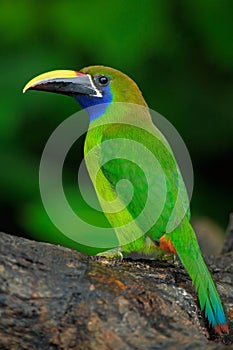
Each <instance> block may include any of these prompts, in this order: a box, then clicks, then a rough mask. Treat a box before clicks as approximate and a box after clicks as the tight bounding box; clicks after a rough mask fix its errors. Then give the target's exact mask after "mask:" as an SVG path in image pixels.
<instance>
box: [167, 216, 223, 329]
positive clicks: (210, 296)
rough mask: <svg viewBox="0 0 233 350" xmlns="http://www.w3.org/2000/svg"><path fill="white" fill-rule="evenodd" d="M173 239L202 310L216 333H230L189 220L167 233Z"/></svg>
mask: <svg viewBox="0 0 233 350" xmlns="http://www.w3.org/2000/svg"><path fill="white" fill-rule="evenodd" d="M166 238H167V239H168V240H171V242H172V245H173V246H174V248H175V250H176V252H177V254H178V256H179V258H180V260H181V262H182V264H183V265H184V267H185V269H186V270H187V272H188V273H189V275H190V277H191V278H192V282H193V284H194V285H195V287H196V289H197V293H198V297H199V301H200V306H201V310H202V311H204V312H205V316H206V318H207V319H208V321H209V323H210V324H211V325H212V326H213V327H214V329H215V331H216V333H218V334H220V335H221V334H222V333H226V334H228V333H229V329H228V325H227V323H226V317H225V314H224V310H223V307H222V303H221V300H220V297H219V295H218V292H217V290H216V287H215V284H214V281H213V279H212V277H211V275H210V272H209V270H208V268H207V266H206V263H205V261H204V259H203V257H202V254H201V251H200V248H199V245H198V242H197V239H196V235H195V233H194V231H193V228H192V226H191V224H190V223H189V221H188V220H186V219H185V220H184V222H183V223H182V225H181V226H179V227H178V228H176V229H175V230H174V231H172V232H170V233H168V234H166Z"/></svg>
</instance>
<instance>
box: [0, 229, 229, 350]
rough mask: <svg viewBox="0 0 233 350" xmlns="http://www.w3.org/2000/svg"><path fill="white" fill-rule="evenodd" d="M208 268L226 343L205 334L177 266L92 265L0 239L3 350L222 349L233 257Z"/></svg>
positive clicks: (65, 252)
mask: <svg viewBox="0 0 233 350" xmlns="http://www.w3.org/2000/svg"><path fill="white" fill-rule="evenodd" d="M208 262H209V266H210V270H211V273H212V275H213V278H214V280H215V281H216V283H217V287H218V290H219V293H220V296H221V299H222V301H223V303H224V307H225V310H226V314H227V317H228V320H229V326H230V328H231V335H230V336H229V337H222V338H220V337H216V336H214V335H213V333H211V332H209V330H208V328H207V324H206V323H205V321H204V319H203V315H202V314H201V313H200V309H199V305H198V302H197V297H196V293H195V291H194V289H193V288H192V285H191V281H190V279H189V277H188V276H187V274H186V272H185V271H184V269H183V268H182V267H181V265H180V264H179V262H176V263H175V264H173V263H169V262H158V261H123V262H115V261H112V262H111V261H106V260H93V259H91V258H89V257H86V256H85V255H83V254H81V253H79V252H76V251H73V250H70V249H67V248H63V247H60V246H54V245H51V244H46V243H39V242H34V241H30V240H26V239H23V238H19V237H15V236H11V235H7V234H3V233H2V234H0V315H1V317H0V349H11V350H13V349H30V350H33V349H37V350H38V349H42V350H43V349H51V350H52V349H64V350H66V349H85V350H88V349H95V350H96V349H104V350H113V349H114V350H118V349H120V350H122V349H126V350H127V349H140V350H142V349H189V350H190V349H199V350H200V349H205V350H206V349H223V348H224V349H225V345H223V343H228V344H230V343H231V342H232V323H233V251H232V250H231V251H229V252H228V253H226V254H224V255H222V256H218V257H216V258H215V259H209V261H208ZM208 339H209V340H208Z"/></svg>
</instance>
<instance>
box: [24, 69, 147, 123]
mask: <svg viewBox="0 0 233 350" xmlns="http://www.w3.org/2000/svg"><path fill="white" fill-rule="evenodd" d="M27 90H41V91H48V92H55V93H58V94H63V95H68V96H71V97H73V98H75V99H76V100H77V101H78V102H79V104H80V105H81V106H82V107H83V108H88V107H92V106H95V105H102V104H104V105H103V106H102V107H101V108H98V109H96V113H94V114H93V115H90V117H91V119H95V118H97V117H98V116H100V115H101V114H103V113H104V112H105V110H106V108H107V107H108V105H109V104H111V103H112V102H127V103H134V104H139V105H143V106H146V102H145V100H144V99H143V97H142V94H141V92H140V90H139V88H138V86H137V85H136V84H135V82H134V81H133V80H132V79H130V78H129V77H128V76H127V75H125V74H123V73H121V72H120V71H118V70H116V69H113V68H109V67H104V66H91V67H87V68H83V69H81V70H80V71H72V70H55V71H51V72H47V73H44V74H40V75H38V76H37V77H35V78H33V79H32V80H30V81H29V82H28V83H27V84H26V86H25V87H24V89H23V92H26V91H27ZM92 111H93V109H92Z"/></svg>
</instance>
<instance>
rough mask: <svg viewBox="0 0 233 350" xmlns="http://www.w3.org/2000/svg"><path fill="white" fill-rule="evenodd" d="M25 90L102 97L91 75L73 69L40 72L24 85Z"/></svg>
mask: <svg viewBox="0 0 233 350" xmlns="http://www.w3.org/2000/svg"><path fill="white" fill-rule="evenodd" d="M27 90H40V91H48V92H55V93H58V94H64V95H68V96H76V95H88V96H93V97H102V92H101V91H100V90H99V89H97V87H96V86H95V85H94V83H93V80H92V77H91V75H89V74H84V73H81V72H76V71H73V70H54V71H51V72H47V73H43V74H40V75H38V76H37V77H35V78H33V79H32V80H30V81H29V82H28V83H27V84H26V85H25V87H24V89H23V93H25V92H26V91H27Z"/></svg>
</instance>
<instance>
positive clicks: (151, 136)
mask: <svg viewBox="0 0 233 350" xmlns="http://www.w3.org/2000/svg"><path fill="white" fill-rule="evenodd" d="M153 127H154V126H153V124H151V128H153ZM155 130H156V132H154V130H152V132H149V131H147V130H145V129H144V128H143V129H141V128H138V127H135V126H132V125H129V124H121V123H120V124H112V125H111V126H109V127H108V128H105V130H104V131H103V133H102V140H101V147H100V158H101V164H102V166H101V173H102V177H104V178H105V180H107V183H108V191H107V192H108V195H109V192H111V195H112V196H113V197H114V196H116V195H117V192H118V198H119V201H120V203H121V204H122V205H123V206H124V207H125V206H126V208H125V209H124V213H123V212H121V214H122V215H121V217H120V216H119V215H118V217H117V221H119V218H120V220H122V225H124V224H125V221H124V215H125V213H127V214H128V215H129V216H130V217H131V218H132V220H134V221H135V223H136V225H137V227H139V228H140V229H141V230H142V231H143V232H144V233H147V234H148V235H149V236H150V237H151V238H152V239H153V240H155V241H157V240H159V238H160V237H161V236H162V235H163V234H164V232H165V231H166V226H167V225H168V222H169V219H170V217H171V216H173V222H174V223H175V221H176V220H178V218H177V217H179V216H182V217H181V218H180V220H181V219H182V218H183V216H184V215H185V213H184V209H183V205H182V200H181V199H180V198H179V197H180V193H179V188H180V187H182V186H183V187H184V183H183V180H182V177H181V174H180V171H179V168H178V166H177V163H176V161H175V158H174V155H173V153H172V151H171V149H170V147H169V145H168V143H167V142H166V140H165V139H164V138H163V136H161V134H160V133H159V132H158V130H157V129H156V128H155ZM122 179H125V180H128V182H126V181H124V182H119V181H121V180H122ZM129 183H131V185H129ZM118 190H119V191H118ZM180 192H181V193H186V190H185V188H182V191H180ZM130 196H131V197H132V200H130ZM114 209H115V210H116V211H117V206H116V207H115V208H114ZM186 209H187V208H186ZM186 215H187V214H186ZM106 216H107V217H108V215H106ZM108 219H109V217H108ZM128 219H129V218H128ZM128 219H127V220H128ZM110 222H111V221H110ZM172 224H173V223H172ZM172 224H171V226H172ZM125 229H127V228H125ZM124 232H125V231H124Z"/></svg>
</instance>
